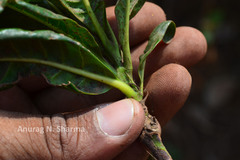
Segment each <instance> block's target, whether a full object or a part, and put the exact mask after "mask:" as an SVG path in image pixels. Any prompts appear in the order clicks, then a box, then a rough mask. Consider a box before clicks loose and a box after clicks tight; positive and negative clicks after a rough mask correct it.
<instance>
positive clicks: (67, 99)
mask: <svg viewBox="0 0 240 160" xmlns="http://www.w3.org/2000/svg"><path fill="white" fill-rule="evenodd" d="M123 97H124V96H123V94H122V93H121V92H120V91H118V90H116V89H112V90H111V91H109V92H107V93H104V94H101V95H98V96H95V95H94V96H92V95H85V94H76V93H74V92H72V91H68V90H66V89H61V88H56V87H51V88H48V89H44V90H43V91H41V92H39V93H38V94H36V95H35V97H34V98H33V102H34V104H36V106H38V109H39V111H40V112H41V113H42V114H56V113H63V112H71V111H86V110H91V109H92V108H91V107H89V106H95V105H97V104H101V103H109V102H113V101H117V100H119V99H122V98H123Z"/></svg>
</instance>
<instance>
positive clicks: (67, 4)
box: [51, 0, 122, 66]
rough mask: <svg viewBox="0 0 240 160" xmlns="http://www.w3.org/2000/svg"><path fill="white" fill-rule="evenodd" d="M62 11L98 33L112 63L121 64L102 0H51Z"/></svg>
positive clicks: (94, 32) (116, 43)
mask: <svg viewBox="0 0 240 160" xmlns="http://www.w3.org/2000/svg"><path fill="white" fill-rule="evenodd" d="M51 2H52V3H53V4H54V5H56V6H57V7H58V8H60V10H61V11H62V12H64V13H65V14H67V15H69V16H70V17H71V18H72V19H74V20H77V21H78V22H80V23H81V24H84V25H85V26H86V27H87V28H88V29H89V30H90V31H91V32H92V33H93V34H95V35H98V37H99V38H100V39H101V42H102V43H103V46H104V47H105V49H106V50H107V53H108V54H107V57H109V59H110V60H114V61H113V63H116V64H118V66H120V65H121V63H120V62H121V59H122V58H121V55H120V53H119V48H118V42H117V40H116V37H115V35H114V33H113V31H112V28H111V27H110V25H109V23H108V21H107V18H106V10H105V3H104V0H95V1H91V2H89V1H88V0H74V1H72V0H52V1H51Z"/></svg>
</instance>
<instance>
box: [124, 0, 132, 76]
mask: <svg viewBox="0 0 240 160" xmlns="http://www.w3.org/2000/svg"><path fill="white" fill-rule="evenodd" d="M126 3H127V4H126V10H125V15H126V16H125V26H124V31H125V32H124V35H123V36H124V37H123V39H124V41H123V44H122V50H123V60H124V67H125V68H126V69H127V73H128V75H129V76H131V77H132V70H133V67H132V59H131V52H130V44H129V17H130V0H127V1H126Z"/></svg>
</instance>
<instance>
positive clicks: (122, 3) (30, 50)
mask: <svg viewBox="0 0 240 160" xmlns="http://www.w3.org/2000/svg"><path fill="white" fill-rule="evenodd" d="M144 3H145V1H144V0H118V2H117V4H116V8H115V14H116V19H117V24H118V37H115V35H114V33H113V31H112V29H111V27H110V25H109V23H108V21H107V18H106V11H105V4H104V1H103V0H96V1H89V0H49V1H47V0H0V12H3V11H4V9H5V8H10V9H12V10H14V11H16V12H18V13H20V14H22V15H24V16H27V17H30V18H32V19H33V20H34V21H36V22H38V23H41V24H43V25H44V26H46V27H45V28H44V27H43V29H41V30H30V29H25V28H7V27H6V28H5V29H1V30H0V68H1V72H0V88H1V89H7V88H10V87H12V86H14V85H15V84H16V83H17V82H18V81H19V80H20V79H21V78H22V77H27V76H31V75H42V76H43V77H44V78H45V79H46V81H47V82H48V83H49V84H51V85H52V86H56V87H61V88H65V89H68V90H70V91H73V92H76V93H80V94H89V95H99V94H103V93H106V92H107V91H109V90H110V89H111V88H117V89H118V90H120V91H121V92H122V93H123V94H125V95H126V97H128V98H133V99H135V100H137V101H139V102H141V103H142V105H143V108H144V111H145V125H144V128H143V130H142V133H141V135H140V139H141V141H142V142H143V143H144V144H145V145H146V148H147V150H148V151H149V153H150V154H151V155H152V157H154V158H155V159H159V160H160V159H164V160H166V159H171V157H170V155H169V153H168V152H167V150H166V148H165V147H164V145H163V143H162V140H161V137H160V125H159V123H158V121H157V119H156V118H154V117H153V116H151V115H150V114H149V113H148V110H147V107H146V106H145V103H144V102H145V99H146V98H147V93H145V91H144V69H145V65H146V59H147V57H148V55H149V54H150V53H151V52H152V51H153V50H154V48H155V47H156V46H157V45H158V44H159V43H160V42H162V43H169V42H170V41H171V39H172V38H173V36H174V34H175V29H176V27H175V24H174V22H172V21H165V22H162V23H161V24H160V25H158V26H157V27H156V28H155V29H154V30H153V32H152V33H151V35H150V37H149V42H148V45H147V47H146V49H145V50H144V53H143V54H142V56H140V59H139V68H138V75H139V82H136V80H134V78H133V73H132V72H133V65H132V60H131V53H130V44H129V21H130V20H131V19H132V18H133V17H134V16H135V15H136V14H137V13H138V11H139V10H140V9H141V7H142V6H143V4H144Z"/></svg>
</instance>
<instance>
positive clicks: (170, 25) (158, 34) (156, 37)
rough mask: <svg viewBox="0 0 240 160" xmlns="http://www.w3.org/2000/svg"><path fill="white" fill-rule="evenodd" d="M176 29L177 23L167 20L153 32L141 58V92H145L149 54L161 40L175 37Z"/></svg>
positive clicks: (139, 71) (139, 73)
mask: <svg viewBox="0 0 240 160" xmlns="http://www.w3.org/2000/svg"><path fill="white" fill-rule="evenodd" d="M175 31H176V25H175V23H174V22H173V21H165V22H162V23H161V24H160V25H158V26H157V27H156V28H155V29H154V30H153V32H152V33H151V35H150V37H149V40H148V45H147V47H146V49H145V50H144V54H143V55H141V56H140V58H139V67H138V75H139V78H140V88H141V92H143V80H144V69H145V64H146V59H147V56H148V55H149V54H150V53H151V52H152V51H153V50H154V48H155V47H156V46H157V45H158V43H159V42H161V41H163V42H164V43H169V42H170V41H171V40H172V38H173V37H174V35H175Z"/></svg>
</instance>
